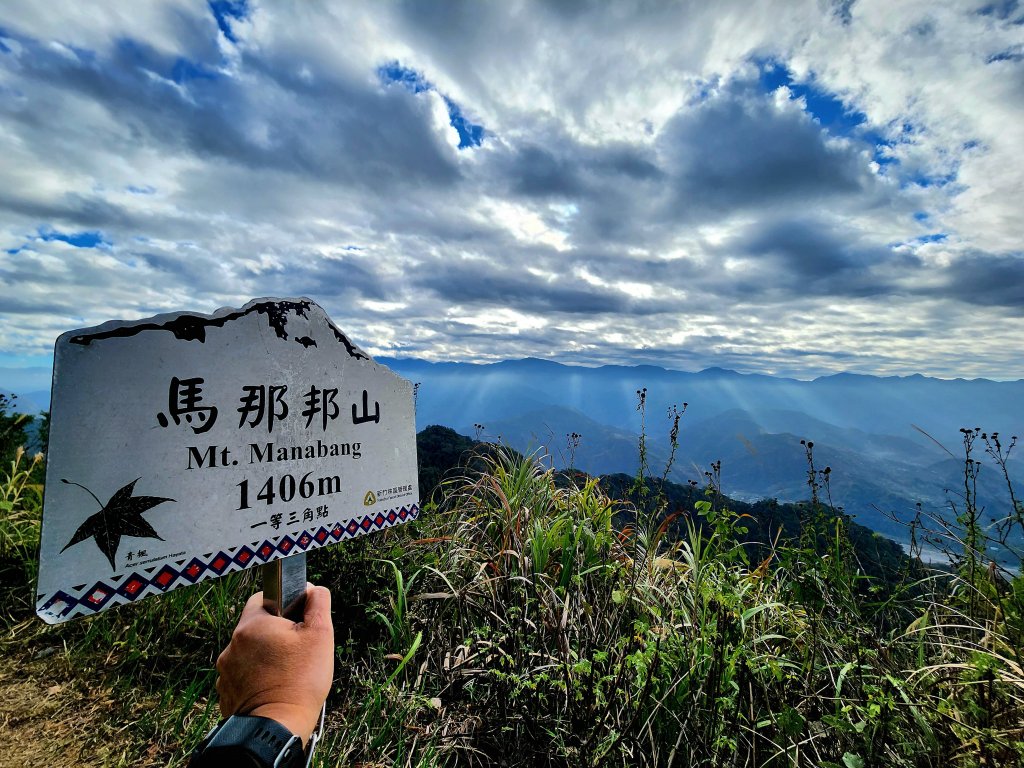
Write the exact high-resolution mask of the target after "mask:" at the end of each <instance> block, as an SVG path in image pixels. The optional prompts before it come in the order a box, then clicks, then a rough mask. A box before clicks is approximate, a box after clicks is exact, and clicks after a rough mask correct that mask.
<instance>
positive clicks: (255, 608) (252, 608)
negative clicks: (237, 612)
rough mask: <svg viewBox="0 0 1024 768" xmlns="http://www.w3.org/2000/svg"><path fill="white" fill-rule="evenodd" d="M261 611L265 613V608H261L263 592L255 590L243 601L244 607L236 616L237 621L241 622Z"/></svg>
mask: <svg viewBox="0 0 1024 768" xmlns="http://www.w3.org/2000/svg"><path fill="white" fill-rule="evenodd" d="M261 613H266V610H264V608H263V593H262V592H257V593H256V594H255V595H253V596H252V597H250V598H249V599H248V600H246V601H245V607H244V608H243V609H242V615H241V616H239V617H238V623H239V624H241V623H242V622H243V621H245V620H246V619H249V618H252V617H253V616H258V615H259V614H261Z"/></svg>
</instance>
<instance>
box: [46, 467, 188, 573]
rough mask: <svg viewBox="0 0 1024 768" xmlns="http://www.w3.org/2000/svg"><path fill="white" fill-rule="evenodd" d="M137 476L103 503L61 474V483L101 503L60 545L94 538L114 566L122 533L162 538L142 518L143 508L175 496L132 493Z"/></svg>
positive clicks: (161, 502)
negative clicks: (68, 539)
mask: <svg viewBox="0 0 1024 768" xmlns="http://www.w3.org/2000/svg"><path fill="white" fill-rule="evenodd" d="M141 479H142V478H140V477H137V478H135V479H134V480H132V481H131V482H130V483H128V485H126V486H124V487H123V488H121V489H120V490H119V491H118V492H117V493H115V494H114V495H113V496H111V497H110V501H108V502H107V503H106V504H103V502H101V501H100V500H99V499H98V498H96V494H94V493H93V492H92V491H90V490H89V489H88V488H86V487H85V486H84V485H82V484H80V483H74V482H72V481H70V480H64V479H63V478H62V479H61V482H62V483H67V484H68V485H77V486H78V487H79V488H82V489H83V490H85V491H86V492H87V493H88V494H89V495H90V496H92V497H93V498H94V499H96V503H97V504H99V505H100V507H102V509H100V511H99V512H97V513H96V514H94V515H90V516H89V517H88V518H87V519H86V521H85V522H84V523H82V524H81V525H80V526H78V530H77V531H75V535H74V536H72V537H71V541H69V542H68V543H67V544H65V545H64V549H67V548H68V547H71V546H74V545H75V544H77V543H79V542H80V541H85V540H86V539H89V538H91V539H94V540H95V541H96V546H98V547H99V548H100V551H101V552H102V553H103V554H104V555H106V556H107V560H109V561H110V567H111V568H113V569H114V570H117V565H116V564H115V563H114V555H115V554H117V545H118V544H120V543H121V537H122V536H136V537H138V538H142V539H159V540H160V541H163V538H161V536H160V535H159V534H158V533H157V532H156V531H155V530H154V529H153V526H152V525H150V524H149V523H148V522H146V521H145V520H143V519H142V513H143V512H145V511H146V510H147V509H152V508H153V507H155V506H156V505H157V504H163V503H164V502H165V501H175V499H165V498H163V497H161V496H132V492H133V491H134V490H135V484H136V483H137V482H139V480H141ZM64 549H62V550H61V552H63V551H64Z"/></svg>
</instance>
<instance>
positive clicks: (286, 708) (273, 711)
mask: <svg viewBox="0 0 1024 768" xmlns="http://www.w3.org/2000/svg"><path fill="white" fill-rule="evenodd" d="M246 714H248V715H252V716H255V717H268V718H270V719H271V720H274V721H276V722H278V723H280V724H281V725H282V726H284V727H285V728H287V729H288V730H289V731H291V732H292V733H293V734H295V735H296V736H298V737H299V738H300V739H302V748H303V749H306V748H307V747H308V746H309V739H310V736H311V735H312V733H313V731H314V729H315V728H316V725H317V721H318V720H319V718H320V710H319V709H318V710H316V711H315V712H312V713H310V711H309V710H308V708H306V707H302V706H299V705H297V704H288V703H285V702H274V703H271V704H261V705H260V706H258V707H256V708H255V709H253V710H251V711H249V712H247V713H246Z"/></svg>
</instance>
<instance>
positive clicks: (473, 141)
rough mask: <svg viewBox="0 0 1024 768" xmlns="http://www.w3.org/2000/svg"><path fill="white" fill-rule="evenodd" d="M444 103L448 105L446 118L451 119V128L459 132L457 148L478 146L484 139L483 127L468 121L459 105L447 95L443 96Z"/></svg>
mask: <svg viewBox="0 0 1024 768" xmlns="http://www.w3.org/2000/svg"><path fill="white" fill-rule="evenodd" d="M444 103H445V104H447V105H448V118H449V119H450V120H451V123H452V128H454V129H455V130H456V131H458V134H459V149H466V147H479V146H480V143H481V142H482V141H483V140H484V127H483V126H482V125H476V124H475V123H472V122H470V121H469V120H468V119H467V118H466V117H465V115H463V114H462V110H461V109H459V105H458V104H456V103H455V102H454V101H452V100H451V99H449V98H448V97H447V96H445V97H444Z"/></svg>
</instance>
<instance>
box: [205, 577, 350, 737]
mask: <svg viewBox="0 0 1024 768" xmlns="http://www.w3.org/2000/svg"><path fill="white" fill-rule="evenodd" d="M217 672H218V674H219V677H218V678H217V693H218V694H220V711H221V714H222V715H224V716H225V717H227V716H228V715H236V714H241V715H257V716H260V717H269V718H271V719H273V720H276V721H277V722H279V723H281V725H283V726H284V727H285V728H287V729H288V730H290V731H291V732H292V733H294V734H296V735H297V736H300V737H301V738H302V743H303V745H304V746H305V745H306V744H308V743H309V737H310V735H311V734H312V733H313V730H314V729H315V728H316V725H317V721H318V720H319V718H320V710H321V708H322V707H323V703H324V700H325V699H326V698H327V694H328V693H329V692H330V689H331V680H332V679H333V677H334V625H333V624H332V623H331V592H330V590H328V589H327V588H326V587H314V586H313V585H312V584H307V585H306V607H305V611H304V612H303V620H302V621H301V622H299V623H297V624H296V623H294V622H291V621H289V620H288V619H285V618H282V617H281V616H274V615H273V614H271V613H268V612H267V611H266V610H265V609H264V608H263V593H262V592H257V593H256V594H255V595H253V596H252V597H250V598H249V600H248V602H246V604H245V608H243V609H242V615H241V617H240V618H239V619H238V625H237V626H236V627H235V631H234V634H232V636H231V642H230V643H228V646H227V648H225V649H224V651H223V652H222V653H221V655H220V657H219V658H218V659H217Z"/></svg>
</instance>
